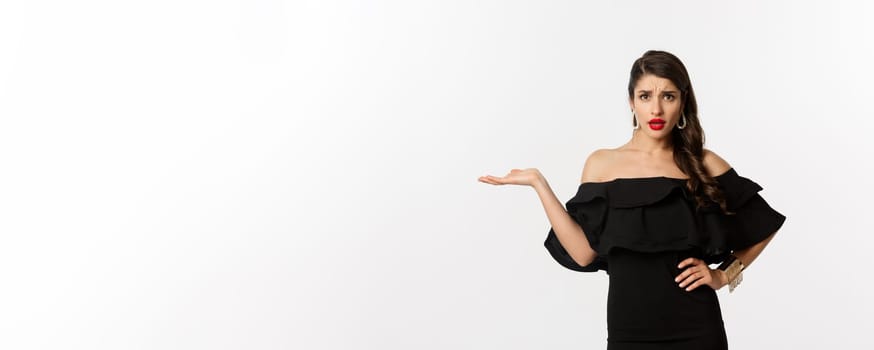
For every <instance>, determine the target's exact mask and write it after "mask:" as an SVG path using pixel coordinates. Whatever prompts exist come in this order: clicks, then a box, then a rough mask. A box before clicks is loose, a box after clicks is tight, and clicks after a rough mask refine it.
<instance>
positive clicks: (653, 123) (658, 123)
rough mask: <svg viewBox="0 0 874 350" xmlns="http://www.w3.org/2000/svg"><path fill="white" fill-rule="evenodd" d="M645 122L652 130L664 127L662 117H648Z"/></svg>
mask: <svg viewBox="0 0 874 350" xmlns="http://www.w3.org/2000/svg"><path fill="white" fill-rule="evenodd" d="M647 124H649V128H650V129H653V130H661V129H662V128H664V127H665V121H664V119H659V118H653V119H650V121H649V123H647Z"/></svg>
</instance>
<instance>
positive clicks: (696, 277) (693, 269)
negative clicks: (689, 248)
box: [674, 258, 710, 291]
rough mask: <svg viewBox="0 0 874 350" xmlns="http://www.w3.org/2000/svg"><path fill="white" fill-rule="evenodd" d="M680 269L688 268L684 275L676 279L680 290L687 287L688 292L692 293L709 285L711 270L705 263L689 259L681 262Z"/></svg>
mask: <svg viewBox="0 0 874 350" xmlns="http://www.w3.org/2000/svg"><path fill="white" fill-rule="evenodd" d="M678 266H679V268H683V267H687V268H686V270H684V271H683V272H682V273H680V274H679V275H677V277H676V278H674V282H677V283H679V286H680V288H683V287H686V286H688V287H686V291H691V290H693V289H695V288H697V287H698V286H699V285H701V284H706V283H709V282H710V281H709V279H710V274H709V273H708V271H706V270H708V269H709V268H708V267H707V265H705V264H704V261H703V260H701V259H697V258H688V259H685V260H683V261H682V262H680V264H679V265H678Z"/></svg>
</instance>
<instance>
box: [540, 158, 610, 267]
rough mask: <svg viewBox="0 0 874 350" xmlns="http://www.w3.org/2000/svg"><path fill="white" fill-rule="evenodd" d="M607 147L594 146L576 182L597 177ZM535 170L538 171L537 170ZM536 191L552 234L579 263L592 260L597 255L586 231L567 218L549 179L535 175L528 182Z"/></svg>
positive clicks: (582, 263)
mask: <svg viewBox="0 0 874 350" xmlns="http://www.w3.org/2000/svg"><path fill="white" fill-rule="evenodd" d="M607 153H608V152H607V150H600V149H599V150H595V151H594V152H592V153H591V154H590V155H589V157H588V158H586V163H585V165H584V166H583V174H582V175H581V176H580V182H581V183H582V182H593V181H596V180H597V178H598V174H599V173H600V170H601V168H602V167H603V164H604V163H605V162H604V160H605V158H606V157H607V156H608V154H607ZM538 174H539V172H538ZM531 186H532V187H534V190H535V191H537V196H538V197H539V198H540V202H541V203H542V204H543V209H545V210H546V216H547V217H548V218H549V223H550V225H552V230H553V231H555V236H556V238H558V241H559V243H561V245H562V247H564V249H565V250H566V251H567V253H568V255H570V256H571V258H573V259H574V261H576V262H577V264H579V265H580V266H587V265H589V264H591V263H592V262H593V261H595V258H597V257H598V252H596V251H595V250H594V249H592V246H591V245H590V244H589V240H588V239H587V238H586V234H585V233H584V232H583V229H582V228H581V227H580V225H579V224H578V223H577V222H576V221H574V219H573V218H571V216H570V214H568V212H567V210H566V209H565V207H564V206H563V205H562V203H561V202H560V201H559V200H558V198H557V197H556V196H555V193H554V192H553V191H552V188H550V187H549V182H547V181H546V178H545V177H543V175H540V176H538V177H537V181H535V182H534V183H533V184H532V185H531Z"/></svg>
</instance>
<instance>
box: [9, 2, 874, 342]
mask: <svg viewBox="0 0 874 350" xmlns="http://www.w3.org/2000/svg"><path fill="white" fill-rule="evenodd" d="M614 3H615V2H614ZM702 3H703V2H692V1H686V2H684V1H660V2H653V1H633V2H630V1H625V2H621V3H615V4H606V2H594V1H592V2H589V1H542V0H541V1H446V0H442V1H348V2H333V1H287V2H282V1H252V0H247V1H191V0H184V1H180V0H174V1H75V2H70V1H27V2H24V1H16V2H14V1H3V2H2V5H0V348H3V349H572V348H573V349H599V348H600V349H603V348H604V347H605V344H606V341H605V339H606V335H607V334H606V304H605V303H606V295H607V294H606V292H607V275H606V274H605V273H604V272H598V273H579V272H575V271H571V270H567V269H564V268H563V267H561V266H560V265H558V264H557V263H556V262H554V261H553V260H552V259H551V257H550V256H549V255H548V253H547V251H546V249H545V248H544V247H543V245H542V244H543V240H544V239H545V237H546V233H547V231H548V229H549V222H548V220H547V219H546V215H545V212H544V211H543V208H542V206H541V204H540V202H539V200H538V198H537V196H536V195H535V193H534V191H533V190H532V189H531V188H529V187H519V186H501V187H496V186H492V185H488V184H484V183H480V182H477V181H476V179H477V177H479V176H480V175H485V174H492V175H504V174H506V173H507V172H508V171H509V170H510V169H512V168H527V167H535V168H538V169H540V171H541V172H543V173H544V174H545V175H546V177H547V179H548V180H549V182H550V185H551V186H552V188H553V189H554V190H555V193H556V195H557V196H558V197H559V198H560V199H561V200H562V202H564V201H566V200H567V199H569V198H570V197H571V196H572V195H573V194H574V192H575V190H576V188H577V185H578V183H579V178H580V172H581V170H582V164H583V161H584V160H585V157H586V156H587V155H588V154H589V153H590V152H591V151H593V150H594V149H596V148H604V147H611V148H612V147H616V146H618V145H620V144H622V143H624V142H625V141H626V140H627V139H628V138H629V137H630V135H631V125H630V120H631V119H630V113H629V108H628V106H627V103H626V98H627V95H626V94H627V92H626V84H627V79H628V72H629V71H630V68H631V63H632V62H633V61H634V59H636V58H637V57H639V56H640V55H641V54H642V53H643V52H644V51H646V50H647V49H661V50H667V51H670V52H672V53H674V54H676V55H678V56H679V57H680V58H681V59H682V60H683V62H684V63H685V64H686V66H687V67H688V69H689V71H690V74H691V78H692V83H693V86H694V88H695V90H696V93H697V97H698V102H699V106H700V111H701V119H702V124H703V127H704V130H705V132H706V136H707V143H706V146H707V147H708V148H710V149H712V150H714V151H715V152H717V153H718V154H720V155H721V156H722V157H723V158H725V159H726V160H728V161H729V163H731V165H732V166H734V167H735V169H736V170H737V171H738V172H739V173H740V174H741V175H743V176H746V177H749V178H751V179H753V180H754V181H756V182H758V183H759V184H761V185H762V186H763V187H764V188H765V190H764V191H763V192H761V194H762V196H763V197H765V199H766V200H768V201H769V203H770V204H771V205H772V206H773V207H774V208H776V209H777V210H779V211H780V212H781V213H783V214H785V215H786V216H787V217H788V219H787V221H786V224H785V225H784V226H783V228H782V229H781V230H780V232H779V233H778V235H777V237H776V238H775V239H774V240H773V241H772V242H771V244H770V245H769V246H768V248H767V249H766V250H765V251H764V252H763V253H762V255H761V256H760V257H759V259H758V260H756V262H755V263H754V264H753V265H752V266H751V267H750V269H749V270H747V272H746V273H745V275H744V277H745V278H744V283H743V284H742V285H741V286H740V287H739V288H738V290H737V291H735V293H732V294H728V291H727V288H723V289H722V290H720V291H719V296H720V301H721V305H722V308H723V316H724V319H725V322H726V329H727V332H728V336H729V343H730V346H731V347H732V348H733V349H766V348H773V347H778V346H779V347H780V348H786V349H795V348H810V349H816V348H820V349H821V348H840V349H870V348H872V346H874V340H872V338H871V336H870V332H871V331H872V330H874V321H872V320H871V317H870V315H871V314H872V312H874V306H872V301H871V297H872V295H871V292H870V289H869V288H870V286H871V280H870V261H869V260H868V259H866V256H867V255H868V254H869V253H870V252H871V247H872V244H874V239H872V238H871V234H872V230H871V227H870V215H871V210H870V209H871V204H870V203H871V202H870V201H871V198H872V195H874V191H872V189H871V185H870V184H871V181H870V174H872V172H874V169H872V168H874V166H872V162H871V158H872V155H874V154H872V153H874V151H872V141H871V139H870V138H869V135H870V133H871V130H872V127H874V114H872V112H871V101H874V99H872V97H874V96H872V87H871V84H872V78H874V73H872V62H874V45H872V41H871V35H872V33H874V24H872V23H874V22H872V21H871V20H870V18H871V16H872V14H874V8H872V6H871V5H862V4H861V3H863V2H859V1H828V2H806V3H805V2H799V1H791V2H790V1H785V2H762V1H734V2H732V5H731V6H725V5H716V4H711V5H708V4H702ZM816 3H819V4H816Z"/></svg>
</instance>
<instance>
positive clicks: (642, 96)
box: [640, 95, 649, 100]
mask: <svg viewBox="0 0 874 350" xmlns="http://www.w3.org/2000/svg"><path fill="white" fill-rule="evenodd" d="M647 98H649V95H640V99H641V100H645V99H647Z"/></svg>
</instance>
